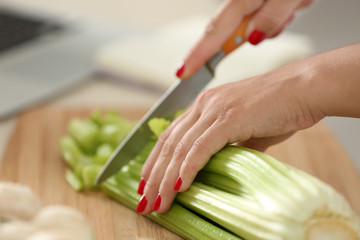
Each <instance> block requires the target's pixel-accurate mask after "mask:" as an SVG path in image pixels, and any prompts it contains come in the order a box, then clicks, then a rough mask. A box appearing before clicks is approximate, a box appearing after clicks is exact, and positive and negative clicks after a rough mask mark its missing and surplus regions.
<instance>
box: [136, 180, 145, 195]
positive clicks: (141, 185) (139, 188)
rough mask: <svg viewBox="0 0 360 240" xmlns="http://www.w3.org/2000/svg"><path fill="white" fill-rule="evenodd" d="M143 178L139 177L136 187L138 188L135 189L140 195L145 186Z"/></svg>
mask: <svg viewBox="0 0 360 240" xmlns="http://www.w3.org/2000/svg"><path fill="white" fill-rule="evenodd" d="M145 184H146V182H145V180H144V179H143V178H141V179H140V182H139V187H138V190H137V193H138V194H140V195H143V194H144V187H145Z"/></svg>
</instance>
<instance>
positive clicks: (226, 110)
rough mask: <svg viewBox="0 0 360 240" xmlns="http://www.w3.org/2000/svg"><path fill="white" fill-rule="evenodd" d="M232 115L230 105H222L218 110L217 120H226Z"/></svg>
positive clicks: (232, 116)
mask: <svg viewBox="0 0 360 240" xmlns="http://www.w3.org/2000/svg"><path fill="white" fill-rule="evenodd" d="M234 116H235V113H234V109H233V108H232V107H231V106H223V107H222V108H221V110H220V111H219V112H218V115H217V121H218V122H219V123H223V122H227V121H229V120H230V119H232V118H234Z"/></svg>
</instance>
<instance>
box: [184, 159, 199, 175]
mask: <svg viewBox="0 0 360 240" xmlns="http://www.w3.org/2000/svg"><path fill="white" fill-rule="evenodd" d="M183 170H184V172H188V173H194V172H195V173H197V172H198V171H199V170H198V167H197V164H196V162H195V161H185V162H184V165H183Z"/></svg>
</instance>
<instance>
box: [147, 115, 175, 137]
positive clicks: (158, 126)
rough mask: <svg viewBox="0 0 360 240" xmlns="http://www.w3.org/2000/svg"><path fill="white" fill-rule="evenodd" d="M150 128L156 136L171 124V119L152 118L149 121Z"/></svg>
mask: <svg viewBox="0 0 360 240" xmlns="http://www.w3.org/2000/svg"><path fill="white" fill-rule="evenodd" d="M148 124H149V128H150V130H151V131H152V132H153V134H154V135H155V137H156V138H158V137H159V136H160V134H161V133H162V132H163V131H164V130H165V129H166V128H167V127H168V126H169V125H170V121H169V120H166V119H164V118H152V119H150V121H149V123H148Z"/></svg>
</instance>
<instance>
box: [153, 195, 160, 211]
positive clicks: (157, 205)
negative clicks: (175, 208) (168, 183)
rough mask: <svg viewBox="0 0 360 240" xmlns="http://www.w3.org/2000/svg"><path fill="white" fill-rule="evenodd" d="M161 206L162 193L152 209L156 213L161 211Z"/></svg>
mask: <svg viewBox="0 0 360 240" xmlns="http://www.w3.org/2000/svg"><path fill="white" fill-rule="evenodd" d="M160 204H161V196H160V193H159V194H158V195H157V197H156V199H155V202H154V205H153V207H152V210H154V211H156V210H158V209H159V207H160Z"/></svg>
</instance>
